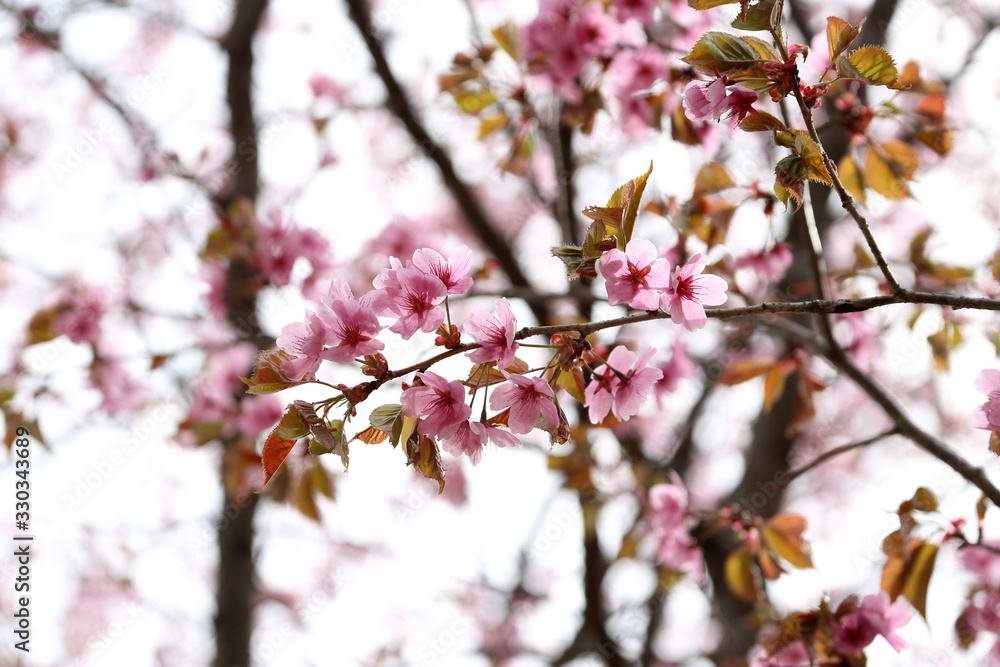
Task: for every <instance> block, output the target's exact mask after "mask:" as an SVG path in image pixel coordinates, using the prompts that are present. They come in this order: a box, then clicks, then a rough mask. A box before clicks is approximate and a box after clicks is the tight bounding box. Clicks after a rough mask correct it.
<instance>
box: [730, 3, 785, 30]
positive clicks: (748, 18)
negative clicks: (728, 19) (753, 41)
mask: <svg viewBox="0 0 1000 667" xmlns="http://www.w3.org/2000/svg"><path fill="white" fill-rule="evenodd" d="M775 2H776V0H760V1H759V2H755V3H754V4H752V5H750V6H749V7H747V8H746V11H745V12H743V13H742V16H737V17H736V18H735V19H733V22H732V23H730V24H729V25H731V26H733V27H734V28H736V29H737V30H750V31H754V30H770V29H771V28H772V27H776V25H775V24H774V23H772V17H771V14H772V13H773V12H775V10H776V9H777V7H776V6H775ZM779 18H780V16H779Z"/></svg>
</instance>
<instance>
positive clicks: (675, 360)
mask: <svg viewBox="0 0 1000 667" xmlns="http://www.w3.org/2000/svg"><path fill="white" fill-rule="evenodd" d="M658 368H659V369H660V372H661V373H663V377H662V378H660V380H659V382H657V383H656V400H657V403H658V404H660V405H662V404H663V403H662V402H663V398H664V397H665V396H666V395H667V394H669V393H671V392H672V391H674V390H675V389H677V384H678V383H679V382H680V381H681V380H685V379H687V378H690V377H694V374H695V372H697V370H698V366H697V364H695V363H694V362H693V361H692V360H691V357H689V356H688V353H687V350H686V349H684V344H683V343H681V341H680V339H679V338H678V339H677V340H675V341H674V349H673V354H672V355H671V356H670V361H668V362H666V363H662V364H660V365H659V366H658Z"/></svg>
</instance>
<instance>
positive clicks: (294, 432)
mask: <svg viewBox="0 0 1000 667" xmlns="http://www.w3.org/2000/svg"><path fill="white" fill-rule="evenodd" d="M272 433H274V435H276V436H278V437H279V438H282V439H284V440H298V439H299V438H304V437H306V436H307V435H309V427H308V426H306V423H305V422H304V421H302V418H301V417H300V416H299V412H298V410H296V409H295V408H294V406H292V405H289V406H288V407H287V408H286V410H285V414H283V415H282V416H281V419H279V420H278V424H277V425H276V426H275V427H274V430H273V431H272Z"/></svg>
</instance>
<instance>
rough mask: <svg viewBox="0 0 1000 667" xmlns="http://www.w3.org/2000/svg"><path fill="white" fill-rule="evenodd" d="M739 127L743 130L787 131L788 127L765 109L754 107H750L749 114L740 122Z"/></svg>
mask: <svg viewBox="0 0 1000 667" xmlns="http://www.w3.org/2000/svg"><path fill="white" fill-rule="evenodd" d="M740 129H741V130H743V131H744V132H771V131H774V130H784V131H786V132H787V131H788V128H787V127H785V124H784V123H782V122H781V121H780V120H778V119H777V118H775V117H774V116H772V115H771V114H769V113H767V112H766V111H758V110H756V109H752V110H751V112H750V114H749V115H747V117H746V118H744V119H743V120H742V121H741V122H740Z"/></svg>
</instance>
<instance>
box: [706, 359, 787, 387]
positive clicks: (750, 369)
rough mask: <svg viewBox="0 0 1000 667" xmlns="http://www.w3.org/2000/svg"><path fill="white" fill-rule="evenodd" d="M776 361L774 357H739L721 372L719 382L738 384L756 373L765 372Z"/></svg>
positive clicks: (729, 384) (755, 375)
mask: <svg viewBox="0 0 1000 667" xmlns="http://www.w3.org/2000/svg"><path fill="white" fill-rule="evenodd" d="M777 363H778V360H777V359H775V358H774V357H757V358H752V359H740V360H739V361H734V362H733V363H732V364H730V365H729V366H728V367H727V368H726V370H724V371H723V372H722V376H721V377H720V378H719V382H721V383H722V384H725V385H728V386H733V385H736V384H740V383H742V382H746V381H747V380H751V379H753V378H755V377H757V376H758V375H763V374H764V373H767V372H768V371H770V370H771V369H772V368H773V367H774V366H775V364H777Z"/></svg>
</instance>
